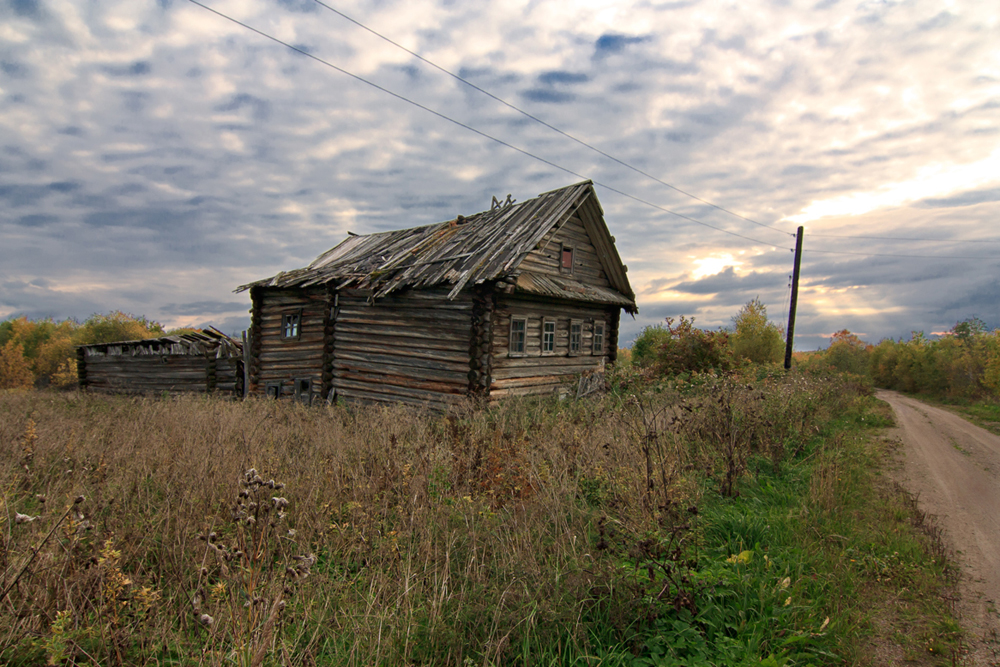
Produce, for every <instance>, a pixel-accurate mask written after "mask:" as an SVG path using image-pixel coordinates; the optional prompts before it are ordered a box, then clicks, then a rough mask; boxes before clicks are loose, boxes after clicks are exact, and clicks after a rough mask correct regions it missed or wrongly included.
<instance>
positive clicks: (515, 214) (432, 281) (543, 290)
mask: <svg viewBox="0 0 1000 667" xmlns="http://www.w3.org/2000/svg"><path fill="white" fill-rule="evenodd" d="M574 213H579V214H580V218H581V219H582V220H583V223H584V227H585V228H586V230H587V233H588V236H589V237H590V239H591V242H592V243H593V244H594V247H595V249H596V250H597V254H598V257H599V258H600V260H601V265H602V268H604V272H605V274H606V275H607V277H608V281H609V282H610V283H611V288H610V289H609V288H607V287H604V288H602V287H595V286H592V285H584V284H583V283H580V282H578V281H574V280H571V279H568V278H562V277H560V278H555V277H552V276H544V277H542V276H540V275H539V274H527V272H522V271H519V270H518V266H519V265H520V264H521V262H522V261H523V260H524V258H525V257H526V256H527V255H528V253H529V252H531V251H532V250H535V249H537V248H538V247H539V244H540V243H542V241H543V240H544V238H545V236H546V235H547V234H548V233H549V232H550V231H551V230H552V229H553V228H554V227H556V226H558V225H561V224H562V223H564V222H565V221H566V220H567V219H569V218H570V217H571V216H572V215H573V214H574ZM626 270H627V269H626V268H625V266H624V265H623V264H622V261H621V257H619V255H618V251H617V250H616V249H615V245H614V239H613V238H612V237H611V234H610V233H609V232H608V228H607V225H606V224H605V223H604V212H603V210H602V209H601V205H600V203H599V202H598V201H597V194H596V193H595V192H594V185H593V183H592V182H591V181H583V182H582V183H576V184H574V185H570V186H567V187H564V188H559V189H558V190H552V191H550V192H545V193H542V194H540V195H539V196H537V197H535V198H534V199H529V200H527V201H524V202H521V203H517V204H512V205H509V206H504V207H496V208H493V209H492V210H490V211H483V212H482V213H477V214H475V215H472V216H469V217H463V216H461V215H460V216H458V217H457V218H456V219H454V220H449V221H447V222H441V223H438V224H434V225H426V226H424V227H413V228H411V229H401V230H397V231H391V232H379V233H376V234H367V235H363V236H358V235H351V236H349V237H348V238H347V239H345V240H344V241H343V242H341V243H340V244H339V245H337V246H335V247H334V248H331V249H330V250H328V251H326V252H325V253H323V254H322V255H320V256H319V257H317V258H316V260H315V261H313V263H312V264H310V265H309V266H307V267H305V268H302V269H296V270H294V271H287V272H281V273H279V274H278V275H276V276H274V277H272V278H266V279H264V280H258V281H255V282H252V283H249V284H247V285H242V286H240V287H239V288H237V289H236V291H237V292H241V291H243V290H246V289H250V288H251V287H308V286H311V285H325V284H331V285H333V286H334V288H335V289H342V288H345V287H354V288H360V289H371V290H372V298H373V299H378V298H380V297H383V296H386V295H388V294H390V293H392V292H394V291H396V290H400V289H406V288H412V289H419V288H425V287H435V286H445V285H451V286H452V289H451V292H450V293H449V295H448V298H454V297H455V296H456V295H457V294H458V293H459V292H460V291H461V290H462V288H464V287H465V286H467V285H476V284H480V283H483V282H486V281H490V280H497V279H499V278H505V277H515V278H517V280H516V289H518V290H521V291H526V292H534V293H539V294H547V295H549V296H559V297H562V298H570V299H584V300H588V301H598V302H601V303H610V304H616V305H620V306H623V307H624V308H625V309H626V310H627V311H628V312H630V313H635V312H636V307H635V294H634V292H632V288H631V286H630V285H629V283H628V278H626V276H625V272H626Z"/></svg>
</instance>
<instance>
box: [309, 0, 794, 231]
mask: <svg viewBox="0 0 1000 667" xmlns="http://www.w3.org/2000/svg"><path fill="white" fill-rule="evenodd" d="M313 2H315V3H316V4H318V5H320V6H322V7H325V8H326V9H328V10H330V11H331V12H333V13H334V14H336V15H338V16H340V17H342V18H344V19H346V20H348V21H350V22H351V23H353V24H354V25H356V26H358V27H359V28H361V29H363V30H367V31H368V32H370V33H371V34H373V35H375V36H376V37H378V38H379V39H382V40H384V41H386V42H388V43H389V44H392V45H393V46H395V47H396V48H398V49H401V50H403V51H406V52H407V53H409V54H410V55H411V56H413V57H414V58H417V59H418V60H420V61H421V62H424V63H426V64H428V65H430V66H431V67H433V68H434V69H436V70H438V71H440V72H442V73H444V74H447V75H448V76H450V77H452V78H453V79H455V80H457V81H460V82H462V83H464V84H465V85H467V86H469V87H470V88H473V89H474V90H477V91H479V92H480V93H482V94H483V95H486V96H487V97H489V98H491V99H493V100H496V101H497V102H499V103H500V104H503V105H504V106H506V107H507V108H509V109H512V110H514V111H516V112H517V113H519V114H521V115H522V116H524V117H525V118H529V119H531V120H533V121H535V122H536V123H539V124H541V125H544V126H545V127H547V128H549V129H550V130H552V131H553V132H557V133H559V134H561V135H562V136H564V137H566V138H567V139H570V140H572V141H575V142H576V143H578V144H580V145H581V146H583V147H585V148H588V149H590V150H592V151H594V152H595V153H597V154H599V155H602V156H604V157H606V158H607V159H609V160H611V161H613V162H616V163H618V164H620V165H621V166H623V167H625V168H626V169H631V170H632V171H634V172H635V173H637V174H641V175H643V176H645V177H646V178H648V179H651V180H653V181H656V182H657V183H659V184H660V185H664V186H666V187H668V188H670V189H671V190H674V191H675V192H679V193H680V194H682V195H684V196H685V197H690V198H691V199H694V200H697V201H700V202H701V203H702V204H705V205H707V206H711V207H712V208H714V209H717V210H719V211H722V212H723V213H728V214H729V215H732V216H735V217H737V218H740V219H741V220H745V221H747V222H750V223H753V224H755V225H758V226H760V227H765V228H767V229H773V230H774V231H777V232H781V233H782V234H788V235H789V236H793V237H794V236H795V234H793V233H791V232H788V231H786V230H784V229H781V228H779V227H774V226H772V225H767V224H764V223H763V222H758V221H756V220H754V219H752V218H748V217H746V216H745V215H740V214H739V213H736V212H734V211H731V210H729V209H728V208H724V207H722V206H719V205H718V204H714V203H712V202H710V201H708V200H707V199H702V198H701V197H698V196H697V195H693V194H691V193H690V192H687V191H685V190H682V189H680V188H679V187H677V186H676V185H671V184H670V183H667V182H666V181H664V180H662V179H660V178H657V177H656V176H653V175H652V174H650V173H648V172H646V171H643V170H642V169H640V168H638V167H636V166H633V165H631V164H629V163H628V162H625V161H624V160H622V159H620V158H617V157H615V156H614V155H611V154H609V153H606V152H605V151H603V150H601V149H600V148H597V147H596V146H594V145H592V144H590V143H588V142H586V141H584V140H583V139H580V138H578V137H575V136H573V135H572V134H570V133H568V132H566V131H564V130H561V129H559V128H558V127H556V126H555V125H552V124H551V123H548V122H546V121H544V120H542V119H541V118H538V117H537V116H534V115H532V114H531V113H528V112H527V111H525V110H524V109H521V108H520V107H518V106H516V105H514V104H511V103H510V102H508V101H507V100H505V99H503V98H501V97H498V96H496V95H494V94H493V93H491V92H490V91H488V90H485V89H484V88H482V87H480V86H477V85H476V84H474V83H472V82H471V81H469V80H468V79H466V78H464V77H462V76H461V75H459V74H455V73H454V72H452V71H451V70H448V69H445V68H444V67H441V66H440V65H438V64H437V63H434V62H432V61H430V60H428V59H427V58H425V57H424V56H422V55H420V54H419V53H417V52H415V51H412V50H410V49H408V48H406V47H405V46H403V45H402V44H400V43H398V42H396V41H393V40H392V39H390V38H389V37H386V36H385V35H383V34H382V33H380V32H378V31H377V30H374V29H372V28H369V27H368V26H366V25H365V24H364V23H362V22H361V21H358V20H357V19H354V18H351V17H350V16H348V15H347V14H345V13H344V12H342V11H340V10H339V9H335V8H333V7H331V6H330V5H328V4H326V3H325V2H322V0H313Z"/></svg>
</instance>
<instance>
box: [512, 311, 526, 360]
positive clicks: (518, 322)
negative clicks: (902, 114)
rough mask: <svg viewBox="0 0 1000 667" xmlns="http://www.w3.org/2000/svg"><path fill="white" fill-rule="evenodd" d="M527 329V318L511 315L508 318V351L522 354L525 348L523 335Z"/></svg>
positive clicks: (513, 353)
mask: <svg viewBox="0 0 1000 667" xmlns="http://www.w3.org/2000/svg"><path fill="white" fill-rule="evenodd" d="M527 331H528V320H527V319H526V318H524V317H512V318H511V319H510V348H509V350H508V353H509V354H510V355H511V356H513V355H523V354H524V350H525V344H524V343H525V341H524V339H525V336H526V335H527Z"/></svg>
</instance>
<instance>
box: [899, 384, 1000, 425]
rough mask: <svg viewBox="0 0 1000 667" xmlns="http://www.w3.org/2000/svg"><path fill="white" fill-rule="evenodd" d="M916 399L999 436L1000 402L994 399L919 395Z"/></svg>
mask: <svg viewBox="0 0 1000 667" xmlns="http://www.w3.org/2000/svg"><path fill="white" fill-rule="evenodd" d="M918 397H919V398H920V400H922V401H927V402H928V403H931V404H933V405H938V406H940V407H943V408H947V409H949V410H951V411H952V412H955V413H957V414H959V415H961V416H962V417H965V418H966V419H967V420H969V421H970V422H972V423H973V424H975V425H976V426H979V427H981V428H984V429H986V430H987V431H990V432H992V433H995V434H996V435H1000V401H998V400H997V399H995V398H983V399H969V398H942V397H939V396H931V395H926V394H919V396H918Z"/></svg>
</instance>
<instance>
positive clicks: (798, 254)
mask: <svg viewBox="0 0 1000 667" xmlns="http://www.w3.org/2000/svg"><path fill="white" fill-rule="evenodd" d="M801 263H802V227H799V231H798V233H796V234H795V270H794V271H793V272H792V300H791V303H790V304H789V307H788V337H787V338H786V339H785V370H786V371H787V370H788V369H789V368H791V367H792V341H793V340H794V339H795V304H797V303H798V301H799V265H800V264H801Z"/></svg>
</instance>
